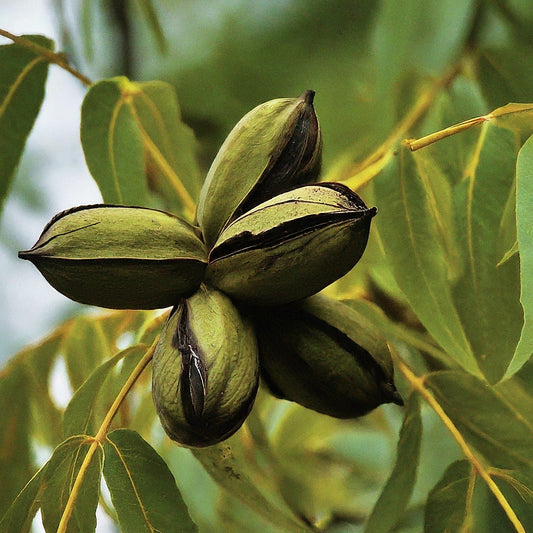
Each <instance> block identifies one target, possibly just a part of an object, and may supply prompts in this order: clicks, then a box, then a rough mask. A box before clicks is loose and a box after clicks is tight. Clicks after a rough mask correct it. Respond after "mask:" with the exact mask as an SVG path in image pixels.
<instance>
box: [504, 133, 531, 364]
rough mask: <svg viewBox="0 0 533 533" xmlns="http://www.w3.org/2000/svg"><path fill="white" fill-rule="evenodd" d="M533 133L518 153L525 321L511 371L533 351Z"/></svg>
mask: <svg viewBox="0 0 533 533" xmlns="http://www.w3.org/2000/svg"><path fill="white" fill-rule="evenodd" d="M532 213H533V137H530V138H529V139H528V140H527V141H526V143H525V144H524V146H522V149H521V150H520V152H519V154H518V161H517V163H516V226H517V234H518V235H517V238H518V249H519V252H520V274H521V277H520V279H521V284H522V287H521V292H520V301H521V303H522V308H523V311H524V325H523V327H522V332H521V335H520V341H519V343H518V346H517V347H516V351H515V353H514V357H513V360H512V362H511V364H510V366H509V371H508V373H512V372H514V371H516V370H518V369H519V368H520V367H521V366H522V365H523V364H524V363H525V362H526V361H527V360H528V359H529V358H530V356H531V354H533V239H532V235H533V216H532Z"/></svg>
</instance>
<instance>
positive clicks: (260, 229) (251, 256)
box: [206, 183, 376, 305]
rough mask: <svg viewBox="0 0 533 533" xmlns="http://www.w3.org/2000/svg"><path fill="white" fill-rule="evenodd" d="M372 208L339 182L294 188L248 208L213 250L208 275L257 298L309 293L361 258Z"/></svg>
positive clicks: (265, 300) (288, 298)
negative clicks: (252, 207)
mask: <svg viewBox="0 0 533 533" xmlns="http://www.w3.org/2000/svg"><path fill="white" fill-rule="evenodd" d="M375 213H376V209H375V208H370V209H369V208H367V207H366V205H365V204H364V203H363V201H362V200H361V198H359V196H358V195H357V194H356V193H354V192H353V191H351V190H350V189H349V188H348V187H345V186H344V185H341V184H339V183H320V184H316V185H307V186H304V187H300V188H298V189H293V190H292V191H289V192H286V193H284V194H280V195H279V196H276V197H274V198H272V199H270V200H268V201H266V202H264V203H262V204H260V205H258V206H257V207H255V208H254V209H252V210H251V211H248V212H247V213H245V214H244V215H242V216H241V217H239V218H238V219H237V220H235V221H234V222H232V223H231V224H230V225H229V226H228V227H227V228H226V229H225V230H224V231H223V232H222V233H221V235H220V237H219V239H218V240H217V242H216V243H215V246H214V247H213V249H212V250H211V252H210V254H209V264H208V267H207V271H206V278H207V279H208V280H209V282H210V283H211V284H212V285H214V286H216V287H218V288H219V289H220V290H222V291H224V292H226V293H227V294H229V295H230V296H232V297H235V298H237V299H240V300H243V301H247V302H250V303H254V304H261V305H280V304H284V303H289V302H292V301H295V300H298V299H302V298H305V297H307V296H310V295H312V294H314V293H316V292H318V291H320V290H322V289H323V288H324V287H326V286H327V285H329V284H330V283H332V282H334V281H335V280H337V279H338V278H340V277H341V276H343V275H344V274H346V273H347V272H348V271H349V270H350V269H351V268H352V267H353V266H354V265H355V264H356V263H357V261H359V259H360V257H361V255H362V254H363V252H364V250H365V247H366V243H367V240H368V234H369V231H370V221H371V219H372V217H373V216H374V215H375Z"/></svg>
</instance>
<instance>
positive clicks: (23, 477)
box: [0, 361, 34, 515]
mask: <svg viewBox="0 0 533 533" xmlns="http://www.w3.org/2000/svg"><path fill="white" fill-rule="evenodd" d="M30 394H31V392H30V381H29V379H28V375H27V373H26V371H25V369H24V367H23V366H22V365H20V364H17V362H16V361H14V362H12V363H11V364H9V365H8V366H7V367H6V368H5V369H3V370H2V371H1V372H0V426H1V428H2V430H1V431H0V472H1V479H2V490H0V515H2V514H3V513H4V511H5V510H6V509H7V508H8V506H9V504H10V503H11V502H12V501H13V500H14V499H15V496H16V495H17V494H18V492H19V491H20V490H21V489H22V487H24V485H25V484H26V482H27V481H28V479H29V478H30V476H31V475H32V473H33V471H34V469H33V458H32V453H31V445H30V427H31V425H30V404H29V397H30Z"/></svg>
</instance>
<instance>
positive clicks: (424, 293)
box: [374, 148, 479, 373]
mask: <svg viewBox="0 0 533 533" xmlns="http://www.w3.org/2000/svg"><path fill="white" fill-rule="evenodd" d="M428 186H430V184H429V182H428V180H426V179H423V178H422V176H421V175H420V173H419V171H418V169H417V168H415V165H414V159H413V157H412V155H411V154H410V153H408V152H407V151H406V149H404V148H403V149H401V152H400V154H399V156H398V157H397V158H396V159H395V160H394V161H393V162H392V163H391V164H389V166H388V167H387V168H386V169H385V170H384V171H383V172H382V173H381V174H380V175H379V176H378V177H377V178H376V179H375V180H374V190H375V194H376V204H377V207H378V210H379V214H378V216H377V217H376V224H377V228H378V231H379V235H380V237H381V240H382V243H383V247H384V252H385V255H386V257H387V258H388V259H389V261H390V263H391V266H392V269H393V272H394V276H395V279H396V282H397V283H398V285H399V287H400V288H401V289H402V291H403V292H404V294H405V296H406V297H407V299H408V301H409V303H410V304H411V306H412V307H413V309H414V311H415V313H416V314H417V316H418V318H419V320H420V321H421V322H422V323H423V324H424V326H425V327H426V328H427V330H428V331H429V332H430V333H431V335H432V336H433V337H434V338H435V340H436V341H437V342H438V343H439V344H440V345H441V346H442V347H443V349H444V350H445V351H447V352H448V353H449V354H450V356H451V357H453V358H454V359H455V360H456V361H457V362H458V363H459V364H460V365H461V366H463V367H464V368H465V369H466V370H468V371H469V372H472V373H479V370H478V367H477V364H476V361H475V359H474V357H473V355H472V353H471V351H470V347H469V344H468V340H467V338H466V336H465V333H464V331H463V327H462V325H461V322H460V320H459V316H458V314H457V311H456V309H455V306H454V303H453V300H452V294H451V284H450V281H449V279H448V265H447V258H446V255H445V253H444V247H443V245H442V244H441V242H440V233H441V232H440V231H439V229H438V223H437V221H436V220H435V218H434V217H435V216H436V211H435V210H434V209H432V207H431V206H430V200H429V198H430V197H435V196H434V195H433V194H431V195H430V194H428V191H427V187H428ZM440 226H441V227H442V228H445V227H446V225H445V224H440Z"/></svg>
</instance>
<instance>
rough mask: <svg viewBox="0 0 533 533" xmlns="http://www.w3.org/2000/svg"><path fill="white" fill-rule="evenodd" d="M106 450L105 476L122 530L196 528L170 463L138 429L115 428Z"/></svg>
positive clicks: (179, 530) (180, 530) (137, 532)
mask: <svg viewBox="0 0 533 533" xmlns="http://www.w3.org/2000/svg"><path fill="white" fill-rule="evenodd" d="M104 452H105V462H104V477H105V480H106V483H107V486H108V488H109V492H110V493H111V499H112V501H113V505H114V507H115V509H116V511H117V515H118V519H119V522H120V527H121V528H122V530H123V531H125V532H130V531H131V532H135V533H141V532H143V531H146V532H149V533H153V532H154V531H161V532H163V531H164V532H165V533H172V532H176V533H183V532H186V531H197V528H196V526H195V524H194V523H193V521H192V520H191V518H190V516H189V513H188V511H187V507H186V506H185V504H184V502H183V499H182V497H181V494H180V493H179V490H178V488H177V487H176V482H175V481H174V477H173V476H172V474H171V472H170V470H169V469H168V467H167V465H166V464H165V462H164V461H163V459H161V457H160V456H159V455H158V454H157V452H156V451H155V450H154V449H153V448H152V447H151V446H150V445H149V444H148V443H147V442H146V441H144V440H143V439H142V438H141V436H140V435H139V434H138V433H136V432H135V431H131V430H127V429H118V430H116V431H113V432H112V433H110V434H109V435H108V436H107V439H106V441H105V442H104Z"/></svg>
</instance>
